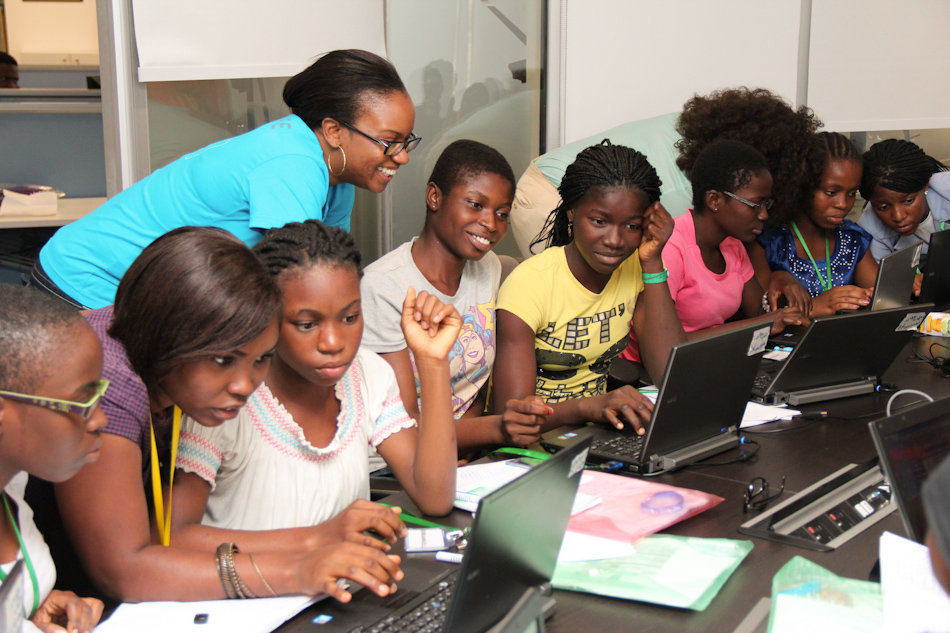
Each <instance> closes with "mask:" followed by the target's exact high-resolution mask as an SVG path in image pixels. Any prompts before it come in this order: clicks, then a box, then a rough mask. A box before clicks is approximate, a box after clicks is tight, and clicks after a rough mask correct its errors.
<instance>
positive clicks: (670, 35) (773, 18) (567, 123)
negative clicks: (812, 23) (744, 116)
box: [562, 0, 801, 143]
mask: <svg viewBox="0 0 950 633" xmlns="http://www.w3.org/2000/svg"><path fill="white" fill-rule="evenodd" d="M800 11H801V9H800V2H799V0H785V1H783V2H763V1H762V0H715V1H714V2H708V1H704V0H665V1H663V2H649V1H647V0H568V2H567V31H566V42H565V43H564V48H563V53H562V54H564V55H566V76H565V78H564V82H565V84H564V90H566V94H565V100H564V111H563V112H562V117H563V120H564V139H563V142H564V143H569V142H571V141H574V140H577V139H580V138H583V137H586V136H590V135H592V134H596V133H597V132H599V131H601V130H605V129H607V128H610V127H613V126H616V125H619V124H621V123H624V122H626V121H632V120H636V119H643V118H647V117H651V116H656V115H659V114H665V113H667V112H674V111H678V110H680V109H681V108H682V105H683V103H684V102H685V101H686V100H687V99H689V98H690V97H692V96H693V95H694V94H695V93H700V94H705V93H707V92H710V91H712V90H715V89H718V88H726V87H734V86H739V85H745V86H749V87H763V88H768V89H770V90H772V91H774V92H776V93H778V94H779V95H781V96H783V97H785V98H786V99H788V100H789V101H790V102H794V101H795V97H796V87H797V84H796V77H797V73H798V39H799V22H800V17H799V16H800Z"/></svg>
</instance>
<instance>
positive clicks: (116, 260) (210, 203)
mask: <svg viewBox="0 0 950 633" xmlns="http://www.w3.org/2000/svg"><path fill="white" fill-rule="evenodd" d="M329 183H330V180H329V174H328V173H327V166H326V164H325V163H324V161H323V151H322V150H321V148H320V142H319V141H318V140H317V137H316V135H315V134H314V133H313V130H311V129H310V128H309V127H308V126H307V124H306V123H304V122H303V120H302V119H300V118H299V117H297V116H295V115H290V116H287V117H284V118H283V119H279V120H277V121H273V122H271V123H266V124H264V125H262V126H261V127H259V128H257V129H255V130H252V131H251V132H248V133H246V134H242V135H240V136H236V137H234V138H231V139H227V140H224V141H220V142H218V143H213V144H211V145H208V146H207V147H204V148H202V149H200V150H198V151H196V152H192V153H191V154H187V155H185V156H182V157H181V158H179V159H178V160H176V161H174V162H172V163H170V164H168V165H166V166H165V167H162V168H161V169H159V170H157V171H155V172H154V173H153V174H151V175H150V176H148V177H146V178H143V179H142V180H140V181H139V182H137V183H135V184H134V185H132V186H131V187H129V188H128V189H126V190H125V191H123V192H121V193H119V194H118V195H116V196H114V197H113V198H111V199H110V200H109V201H108V202H106V203H105V204H104V205H102V206H101V207H99V208H98V209H96V210H95V211H93V212H92V213H90V214H89V215H87V216H86V217H84V218H82V219H80V220H77V221H76V222H73V223H72V224H68V225H66V226H64V227H62V228H61V229H59V230H58V231H57V232H56V234H55V235H53V237H52V238H51V239H50V241H49V242H48V243H47V244H46V246H44V247H43V249H42V251H40V264H41V265H42V266H43V268H44V270H45V271H46V274H47V275H49V277H50V279H52V280H53V282H55V283H56V284H57V285H58V286H59V287H60V288H62V290H63V291H64V292H66V293H67V294H68V295H70V296H71V297H72V298H73V299H75V300H76V301H78V302H80V303H82V304H83V305H85V306H87V307H90V308H101V307H103V306H107V305H110V304H112V303H113V302H114V300H115V291H116V288H117V287H118V284H119V279H121V277H122V275H123V274H125V271H126V270H127V269H128V267H129V266H130V265H131V264H132V261H133V260H134V259H135V258H136V257H138V255H139V253H141V252H142V250H143V249H144V248H145V247H146V246H148V245H149V244H150V243H151V242H152V241H154V240H155V239H156V238H157V237H159V236H161V235H163V234H165V233H167V232H168V231H170V230H172V229H175V228H178V227H181V226H216V227H219V228H222V229H226V230H228V231H230V232H231V233H233V234H234V235H236V236H237V237H238V238H239V239H240V240H241V241H242V242H244V243H245V244H247V245H248V246H253V245H254V244H256V243H257V242H258V241H260V239H261V238H262V237H263V231H264V230H266V229H269V228H273V227H278V226H283V225H284V224H286V223H287V222H302V221H304V220H306V219H309V218H314V219H317V220H321V221H323V222H324V223H326V224H331V225H334V226H339V227H341V228H343V229H346V230H349V228H350V213H351V211H352V209H353V200H354V191H353V186H352V185H348V184H344V185H337V186H334V187H330V186H329Z"/></svg>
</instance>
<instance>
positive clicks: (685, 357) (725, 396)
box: [541, 323, 771, 474]
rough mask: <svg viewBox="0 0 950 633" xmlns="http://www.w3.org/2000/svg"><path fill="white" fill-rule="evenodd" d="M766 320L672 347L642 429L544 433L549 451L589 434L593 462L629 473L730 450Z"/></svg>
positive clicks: (572, 429)
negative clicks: (637, 430)
mask: <svg viewBox="0 0 950 633" xmlns="http://www.w3.org/2000/svg"><path fill="white" fill-rule="evenodd" d="M770 327H771V325H770V324H762V323H759V324H756V325H748V326H744V327H741V328H738V329H735V330H731V331H728V332H723V333H721V334H715V335H713V336H709V337H706V338H702V339H697V340H695V341H688V342H686V343H679V344H677V345H674V346H673V349H672V350H671V352H670V358H669V362H667V364H666V372H665V373H664V375H663V380H662V381H661V382H660V390H659V394H658V396H657V400H656V404H655V405H654V407H653V415H652V417H651V418H650V423H649V424H648V425H647V427H646V433H645V434H643V435H637V434H636V433H634V432H633V430H632V429H625V430H623V431H618V430H617V429H615V428H613V427H609V426H607V425H604V424H596V425H589V426H583V427H573V426H564V427H560V428H557V429H554V430H552V431H548V432H547V433H545V434H544V435H543V436H542V437H541V445H542V446H544V447H545V448H546V449H548V450H559V449H561V448H563V447H564V446H569V445H570V443H571V442H574V441H576V439H577V438H578V437H584V438H587V437H589V438H591V439H592V440H593V444H592V445H591V450H590V458H591V461H592V462H594V463H603V462H616V463H617V464H619V467H618V468H620V469H622V470H625V471H627V472H632V473H640V474H653V473H658V472H663V471H669V470H675V469H677V468H682V467H683V466H686V465H688V464H691V463H693V462H696V461H699V460H701V459H705V458H706V457H709V456H711V455H715V454H717V453H721V452H723V451H725V450H728V449H730V448H732V447H734V446H736V445H737V444H738V443H739V434H738V432H737V429H738V426H739V423H740V422H741V420H742V415H743V413H744V412H745V407H746V403H747V402H748V401H749V391H750V389H751V387H752V380H753V378H754V377H755V374H756V369H757V368H758V366H759V361H760V360H761V356H762V352H763V351H764V350H765V344H766V342H767V341H768V336H769V330H770Z"/></svg>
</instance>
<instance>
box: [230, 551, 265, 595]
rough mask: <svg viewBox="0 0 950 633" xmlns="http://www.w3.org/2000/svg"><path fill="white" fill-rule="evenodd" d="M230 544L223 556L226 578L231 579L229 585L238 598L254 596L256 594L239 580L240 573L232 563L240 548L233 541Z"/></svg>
mask: <svg viewBox="0 0 950 633" xmlns="http://www.w3.org/2000/svg"><path fill="white" fill-rule="evenodd" d="M230 545H231V549H230V550H229V551H228V552H227V555H226V557H225V561H226V564H227V568H228V580H230V581H231V586H232V587H233V588H234V592H235V593H236V594H237V597H238V598H241V599H242V600H243V599H245V598H256V597H257V595H256V594H255V593H254V592H253V591H251V589H250V588H249V587H248V586H247V585H246V584H244V581H243V580H241V575H240V574H239V573H238V570H237V566H236V565H235V564H234V555H235V554H240V552H241V550H239V549H238V548H237V545H235V544H234V543H231V544H230Z"/></svg>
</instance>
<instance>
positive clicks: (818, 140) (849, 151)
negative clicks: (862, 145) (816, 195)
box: [801, 132, 864, 200]
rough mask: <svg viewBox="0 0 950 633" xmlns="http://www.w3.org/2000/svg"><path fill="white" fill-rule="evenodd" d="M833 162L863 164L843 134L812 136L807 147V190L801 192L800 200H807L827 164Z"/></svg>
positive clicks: (818, 183) (822, 133) (821, 133)
mask: <svg viewBox="0 0 950 633" xmlns="http://www.w3.org/2000/svg"><path fill="white" fill-rule="evenodd" d="M835 161H854V162H856V163H858V164H859V165H860V164H861V163H863V162H864V160H863V159H862V158H861V154H860V153H859V152H858V148H857V147H855V146H854V143H852V142H851V139H849V138H848V137H847V136H845V135H844V134H839V133H838V132H818V133H817V134H814V135H812V138H811V142H810V143H809V147H808V158H807V166H808V181H807V183H806V185H807V189H806V190H804V191H802V198H801V199H802V200H807V199H808V198H809V197H810V196H811V194H812V192H813V191H814V190H815V189H817V188H818V187H819V186H820V183H821V176H822V174H823V173H824V172H825V169H826V168H827V167H828V165H829V164H831V163H833V162H835Z"/></svg>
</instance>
